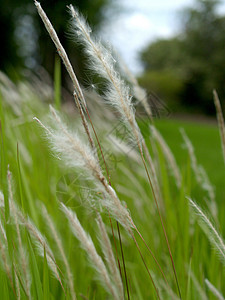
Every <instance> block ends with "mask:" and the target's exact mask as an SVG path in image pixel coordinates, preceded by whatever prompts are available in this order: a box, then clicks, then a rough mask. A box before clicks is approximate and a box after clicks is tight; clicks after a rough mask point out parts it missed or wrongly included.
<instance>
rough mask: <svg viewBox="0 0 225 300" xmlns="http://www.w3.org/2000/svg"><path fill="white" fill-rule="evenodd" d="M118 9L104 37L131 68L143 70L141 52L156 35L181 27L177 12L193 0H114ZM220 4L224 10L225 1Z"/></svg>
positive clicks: (164, 35) (220, 10) (163, 34)
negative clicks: (140, 58)
mask: <svg viewBox="0 0 225 300" xmlns="http://www.w3.org/2000/svg"><path fill="white" fill-rule="evenodd" d="M115 2H116V3H117V5H118V6H119V8H120V9H119V12H118V13H117V14H116V16H115V15H114V17H113V18H112V19H111V18H110V19H111V21H110V22H109V23H108V24H107V26H105V27H104V30H103V37H104V39H105V40H108V41H109V42H110V43H111V44H112V45H113V46H114V48H116V49H117V50H118V51H119V53H120V54H121V56H122V57H123V59H124V60H125V62H126V63H127V65H128V66H129V67H130V69H131V70H132V71H133V72H135V73H138V72H140V71H141V70H142V68H141V64H140V62H139V61H138V53H139V51H140V50H141V49H143V47H144V46H145V45H147V44H148V43H149V42H150V41H152V40H154V39H156V38H157V37H170V36H173V35H174V34H176V32H177V31H178V29H179V22H180V19H179V17H178V15H179V14H178V12H179V11H180V10H181V9H182V8H184V7H187V6H190V5H191V4H193V3H194V0H156V1H155V0H154V1H153V0H115ZM222 3H223V4H222V5H221V6H220V7H219V12H220V13H225V0H223V1H222Z"/></svg>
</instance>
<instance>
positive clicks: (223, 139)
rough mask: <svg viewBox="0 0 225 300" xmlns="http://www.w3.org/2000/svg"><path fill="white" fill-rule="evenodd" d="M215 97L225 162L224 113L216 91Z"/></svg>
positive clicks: (214, 92)
mask: <svg viewBox="0 0 225 300" xmlns="http://www.w3.org/2000/svg"><path fill="white" fill-rule="evenodd" d="M213 96H214V104H215V107H216V113H217V120H218V126H219V130H220V137H221V145H222V149H223V159H224V162H225V125H224V118H223V112H222V107H221V104H220V100H219V97H218V95H217V92H216V91H215V90H214V91H213Z"/></svg>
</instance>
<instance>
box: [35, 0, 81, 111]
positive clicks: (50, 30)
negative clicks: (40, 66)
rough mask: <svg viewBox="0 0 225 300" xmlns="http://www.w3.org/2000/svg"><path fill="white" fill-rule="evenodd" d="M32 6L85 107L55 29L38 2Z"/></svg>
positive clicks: (77, 83)
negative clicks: (35, 9) (34, 7)
mask: <svg viewBox="0 0 225 300" xmlns="http://www.w3.org/2000/svg"><path fill="white" fill-rule="evenodd" d="M34 4H35V6H36V8H37V11H38V13H39V15H40V17H41V19H42V21H43V23H44V25H45V27H46V29H47V31H48V33H49V35H50V37H51V39H52V41H53V42H54V44H55V46H56V49H57V51H58V53H59V56H60V57H61V59H62V61H63V63H64V65H65V67H66V69H67V72H68V73H69V75H70V78H71V80H72V82H73V87H74V90H75V91H76V93H77V94H78V97H79V99H80V101H82V105H84V107H86V102H85V99H84V96H83V92H82V90H81V87H80V85H79V82H78V80H77V77H76V75H75V73H74V70H73V67H72V65H71V63H70V61H69V58H68V56H67V54H66V51H65V49H64V48H63V46H62V44H61V42H60V40H59V38H58V36H57V34H56V32H55V29H54V28H53V26H52V24H51V22H50V21H49V19H48V17H47V16H46V14H45V12H44V10H43V9H42V7H41V5H40V3H39V2H37V1H36V0H35V1H34Z"/></svg>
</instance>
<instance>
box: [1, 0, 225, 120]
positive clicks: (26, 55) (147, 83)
mask: <svg viewBox="0 0 225 300" xmlns="http://www.w3.org/2000/svg"><path fill="white" fill-rule="evenodd" d="M41 4H42V7H43V8H44V10H45V11H46V13H47V15H48V16H49V18H50V20H51V21H52V23H53V25H54V27H55V29H56V31H57V33H58V35H59V37H60V40H61V42H62V44H63V45H64V47H65V49H66V51H67V52H68V55H69V57H70V59H71V61H72V63H73V66H74V68H75V72H76V74H77V75H78V78H79V80H80V81H81V82H82V84H83V85H84V86H88V85H90V84H94V83H95V81H98V79H95V78H92V77H90V71H88V72H87V71H86V68H85V65H86V64H87V61H85V58H84V57H83V55H82V51H81V50H82V49H81V48H80V46H77V45H76V43H74V42H73V41H72V38H71V34H70V29H69V19H70V17H69V14H68V10H67V8H66V5H68V4H70V3H69V2H68V1H67V0H54V1H53V0H45V1H41ZM72 4H73V5H75V6H76V7H77V8H79V10H80V11H81V12H82V13H83V14H84V16H85V17H86V18H87V20H88V22H89V24H90V25H91V27H92V28H93V31H94V33H95V34H96V35H98V36H99V37H101V38H102V39H103V40H104V41H109V42H110V43H111V44H112V46H113V47H114V48H115V49H116V51H118V53H119V55H120V56H121V57H122V58H123V59H124V61H125V63H126V64H127V66H128V68H129V69H131V71H132V72H133V73H134V74H135V75H136V76H137V78H138V80H139V82H140V84H141V85H142V86H143V87H144V88H145V89H146V90H147V93H148V94H149V95H152V94H154V95H155V98H157V99H160V102H161V101H163V103H164V104H165V105H166V106H167V107H169V109H170V110H171V111H173V112H184V113H196V114H202V115H214V114H215V109H214V104H213V100H212V90H213V89H216V90H217V92H218V94H219V96H220V99H221V102H222V105H223V106H224V99H225V0H223V1H222V0H221V1H220V0H158V1H148V0H139V1H135V0H113V1H112V0H95V1H93V0H82V1H78V0H76V1H73V3H72ZM0 24H1V47H0V70H1V71H3V72H5V73H6V74H7V75H8V76H9V77H10V78H11V79H12V80H14V81H16V80H21V78H23V77H26V76H28V75H27V74H29V72H30V71H32V73H34V74H35V73H36V74H40V70H41V69H40V68H43V69H45V70H46V71H47V73H48V74H49V75H50V76H49V78H52V79H53V74H54V68H55V60H56V57H57V53H56V49H55V47H54V45H53V43H52V42H51V40H50V38H49V37H48V34H47V33H46V30H45V28H44V26H43V24H42V23H41V20H40V18H39V16H38V14H37V12H36V10H35V7H34V4H33V1H29V0H20V1H15V0H9V1H7V4H6V0H5V1H4V0H3V1H1V2H0ZM90 78H91V79H90ZM62 84H63V86H64V88H65V89H68V88H69V83H68V80H67V76H66V72H65V70H64V69H63V68H62ZM151 97H152V96H151ZM151 97H149V101H151V99H150V98H151Z"/></svg>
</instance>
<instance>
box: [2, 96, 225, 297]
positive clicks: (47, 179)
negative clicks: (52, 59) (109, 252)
mask: <svg viewBox="0 0 225 300" xmlns="http://www.w3.org/2000/svg"><path fill="white" fill-rule="evenodd" d="M17 92H18V91H17ZM18 95H19V97H20V98H18V99H20V100H21V102H20V103H19V104H18V103H17V106H18V111H17V110H16V112H15V104H14V103H13V104H12V103H10V102H9V101H8V99H6V98H5V96H4V95H2V96H1V115H0V116H1V136H2V143H1V190H2V191H3V193H4V195H8V192H7V191H8V184H9V182H8V183H7V175H6V174H7V165H9V168H10V171H11V172H12V178H13V179H12V187H13V197H14V201H15V202H16V203H17V204H18V206H19V207H20V208H21V211H23V212H24V214H25V215H29V216H30V218H31V220H33V222H34V224H35V225H36V226H37V228H38V230H40V232H41V233H42V234H43V235H44V236H46V238H47V241H48V244H49V245H50V247H51V249H52V251H53V253H54V256H55V259H56V262H57V266H59V268H60V270H61V271H62V274H61V273H59V274H60V277H61V278H62V279H61V280H62V284H63V286H64V289H65V293H66V292H67V291H68V285H67V284H68V278H67V277H66V276H67V275H64V272H65V264H64V262H63V260H62V257H61V254H60V251H59V250H58V247H57V245H56V242H55V238H54V235H53V233H52V232H51V228H50V225H49V220H48V218H47V219H46V216H45V215H44V213H43V209H42V208H41V203H43V204H44V205H45V206H46V208H47V211H48V213H49V215H50V216H51V218H52V220H53V222H54V223H55V227H56V230H57V232H58V234H59V235H60V237H61V240H62V244H63V248H64V251H65V253H66V257H67V259H68V261H69V266H70V268H71V271H72V273H73V284H74V289H75V291H76V294H77V298H78V299H82V296H81V295H85V296H86V297H87V298H88V299H105V297H106V294H105V291H104V288H102V287H101V284H100V283H99V281H98V280H97V281H96V280H95V279H96V275H95V272H94V270H93V269H92V267H91V266H90V265H89V263H88V260H87V256H86V254H85V251H84V250H82V249H81V248H80V246H79V242H78V241H77V240H76V238H74V237H73V235H72V233H71V231H70V229H69V227H68V224H67V222H66V221H65V216H64V215H63V213H62V211H61V210H60V208H59V202H63V203H65V204H66V205H67V206H68V207H70V208H72V209H73V210H74V211H76V214H77V215H78V217H79V219H80V221H81V223H82V226H83V227H84V228H85V230H86V231H87V232H88V233H89V234H90V235H91V237H92V239H93V241H94V244H95V245H96V248H97V251H98V252H99V253H100V254H101V253H102V252H101V251H102V250H101V246H100V245H99V242H98V238H97V236H99V232H98V229H97V226H96V221H95V218H96V215H95V212H93V210H92V209H91V208H90V207H89V202H88V201H87V200H88V199H86V198H88V197H90V196H92V197H93V193H94V195H95V193H96V191H94V192H90V191H92V187H91V185H92V183H91V182H87V180H86V179H85V178H81V176H80V172H79V170H76V169H74V168H68V166H65V165H64V164H63V163H62V162H60V160H58V159H57V157H55V155H52V151H51V149H49V145H48V142H47V140H46V138H45V136H44V135H43V130H42V129H41V128H40V127H39V126H38V124H36V122H35V121H34V120H33V117H34V116H37V117H38V118H40V119H41V120H46V122H47V123H49V121H48V116H47V113H48V105H47V104H45V103H43V102H42V100H41V99H39V97H40V96H38V95H36V96H35V95H34V94H31V95H30V97H31V98H29V97H27V99H26V100H24V98H23V96H24V95H23V94H22V92H20V93H18ZM92 113H93V112H92ZM67 119H68V120H70V122H71V123H72V125H71V126H72V128H74V129H75V130H76V128H78V129H79V130H80V125H79V123H80V120H79V116H78V115H77V113H76V114H75V117H74V116H73V115H69V116H67ZM103 119H104V118H103ZM116 122H117V121H116V120H115V119H114V120H111V121H109V124H108V126H109V129H108V130H109V131H110V128H113V127H114V125H115V124H117V123H116ZM155 124H156V127H157V128H158V130H159V131H160V132H161V134H162V136H163V137H164V138H165V140H166V142H167V143H168V145H169V146H170V148H171V150H172V152H173V153H174V156H175V158H176V160H177V163H178V166H179V169H180V170H181V174H182V186H181V188H177V187H176V184H175V180H174V178H173V176H172V174H171V170H170V168H169V167H168V166H167V162H166V159H167V158H166V157H165V156H164V155H163V151H162V149H161V148H160V145H158V144H157V143H156V141H154V139H153V138H152V137H150V138H149V141H150V142H149V145H150V144H151V145H152V144H154V145H155V147H156V149H155V150H154V151H153V153H154V154H153V157H154V159H155V164H156V166H157V168H158V169H157V173H158V178H159V183H160V187H161V191H162V196H163V197H162V198H163V203H161V209H162V211H163V218H164V220H165V224H166V230H167V233H168V237H169V240H170V243H171V249H172V252H173V256H174V262H175V266H176V270H177V273H178V277H179V284H180V288H181V292H182V295H183V299H200V298H201V299H202V297H203V296H202V295H205V296H204V297H205V299H215V297H214V296H212V293H211V292H210V291H209V289H208V288H207V286H206V285H205V282H204V279H205V278H208V280H209V281H211V282H212V283H213V284H214V285H215V286H216V287H217V288H218V289H219V290H220V291H221V292H223V293H224V292H225V291H224V286H223V278H224V269H223V265H222V263H221V261H220V258H219V257H218V255H217V253H216V251H215V250H213V249H212V246H211V245H210V243H209V241H208V239H207V236H206V235H205V234H204V232H203V231H202V230H201V228H200V227H199V226H198V225H197V223H196V221H197V220H196V217H195V216H194V215H193V214H192V215H190V211H189V204H188V200H187V199H186V198H185V197H186V195H187V196H191V197H192V199H194V200H196V202H197V203H198V204H199V205H200V206H201V207H203V208H204V209H206V210H207V211H209V214H211V215H212V212H210V210H209V207H210V205H207V201H208V200H207V201H206V199H205V198H207V192H205V191H204V190H203V189H202V187H200V186H199V185H198V182H197V181H196V179H195V174H194V172H193V171H191V163H190V157H189V154H188V151H187V149H186V148H185V147H184V140H183V139H182V136H181V133H180V131H179V128H180V127H183V128H184V129H185V131H186V133H187V135H188V136H189V138H190V139H191V141H192V142H193V145H194V148H195V152H196V157H197V160H198V163H199V164H201V165H203V166H204V168H205V169H206V171H207V174H208V176H209V178H210V180H211V182H212V185H213V186H215V191H216V203H217V206H218V213H216V214H214V216H216V217H217V220H215V225H216V227H217V228H218V229H219V231H220V232H221V234H224V233H225V228H224V222H223V220H224V213H225V208H224V204H223V199H224V189H223V174H224V173H223V172H224V171H223V170H224V166H223V158H222V152H221V147H220V138H219V132H218V129H217V127H216V126H212V125H205V124H199V123H194V122H193V123H188V122H181V121H176V120H172V119H165V120H157V121H156V122H155ZM100 127H101V126H100ZM98 134H99V135H100V136H101V140H104V139H106V140H107V138H108V135H107V134H106V132H105V130H103V131H101V130H100V131H99V132H98ZM144 136H145V137H146V140H147V139H148V136H149V132H148V133H147V132H145V133H144ZM108 142H110V139H109V141H108ZM108 142H107V143H108ZM147 142H148V141H147ZM107 143H106V146H105V148H104V149H108V148H107V145H108V144H107ZM103 144H104V143H103ZM120 146H121V145H120ZM119 148H120V147H119ZM119 148H118V149H119ZM150 148H152V147H150ZM118 149H115V151H113V153H114V154H113V155H114V156H113V159H112V153H111V152H110V155H109V156H107V154H108V152H107V151H106V159H108V164H109V170H110V172H111V180H112V184H113V187H114V188H115V190H116V191H117V193H118V195H119V198H120V199H121V200H122V201H125V202H126V205H127V206H128V208H129V211H130V212H131V215H132V218H133V220H135V224H136V226H137V227H138V228H139V230H140V232H141V233H142V235H143V237H144V239H145V241H146V243H147V244H148V245H149V246H150V247H151V250H152V251H153V252H154V253H155V254H156V257H157V259H158V261H159V263H160V265H161V267H162V269H163V271H164V272H165V276H166V277H167V280H168V282H169V286H170V288H171V291H170V290H169V289H168V287H167V286H165V282H163V280H162V274H160V272H159V270H158V268H157V267H156V264H155V263H154V260H153V259H152V258H151V256H150V255H149V252H148V251H147V249H146V248H145V247H144V244H143V243H142V242H141V240H140V239H139V238H138V236H136V238H137V240H138V242H139V244H140V248H141V251H142V254H143V256H144V258H145V260H146V263H147V265H148V267H149V269H150V270H151V272H152V275H153V276H154V280H155V282H156V284H157V286H158V288H159V289H160V290H161V295H162V298H163V299H167V298H168V299H172V298H174V297H175V296H174V294H170V293H175V294H176V293H177V292H176V285H175V281H174V277H173V272H172V268H171V263H170V261H169V256H168V251H167V249H166V244H165V239H164V236H163V232H162V229H161V225H160V222H159V217H158V215H157V212H156V209H155V205H154V202H153V199H152V193H151V189H150V188H149V184H148V182H147V178H146V176H145V174H144V171H143V167H142V165H141V162H140V158H139V155H138V152H137V149H136V148H132V151H130V148H128V151H127V149H126V151H125V150H123V151H122V150H118ZM151 151H152V150H151ZM131 152H132V155H131ZM88 181H89V180H88ZM10 201H11V200H10ZM10 214H12V217H11V219H12V218H13V219H14V215H13V212H12V211H11V212H10ZM6 217H7V216H6V210H2V214H1V221H2V224H3V225H2V226H3V227H4V228H5V231H6V236H7V241H8V242H7V243H6V244H5V242H4V237H3V236H2V234H1V243H2V247H3V245H5V246H4V247H3V248H2V249H5V254H6V258H5V261H4V259H3V258H2V271H1V278H2V280H1V285H0V288H1V293H2V294H3V295H4V299H13V297H14V296H13V292H12V290H13V289H12V286H11V283H10V280H9V274H13V272H14V275H12V278H13V279H12V282H13V286H14V289H15V291H16V276H15V270H16V274H17V277H18V278H19V284H18V285H19V287H18V289H19V290H20V297H21V299H26V296H25V292H24V289H25V288H24V287H23V286H24V284H25V283H24V282H25V279H24V276H25V275H24V273H23V266H22V265H21V261H20V259H21V254H20V252H19V246H16V244H17V242H18V236H17V232H16V228H15V222H13V221H12V222H10V221H8V222H6ZM8 218H9V220H11V219H10V217H9V216H8ZM103 219H104V221H105V224H106V228H107V231H108V234H109V236H110V239H111V241H112V247H113V245H114V244H113V239H112V235H111V230H110V223H109V220H108V217H107V214H103ZM23 223H24V222H22V223H21V224H20V225H19V227H20V231H21V236H22V241H23V249H24V251H25V252H24V253H25V254H26V259H27V264H28V268H27V272H28V273H29V278H30V292H31V295H32V297H33V298H35V299H42V298H43V299H50V298H52V299H64V298H65V294H64V292H63V289H62V287H61V286H60V283H59V282H58V281H57V279H56V278H55V277H54V276H53V275H52V274H54V272H53V271H52V270H51V268H50V269H48V268H47V264H48V263H47V259H46V258H43V257H42V256H39V254H40V252H41V250H40V249H39V248H40V247H42V255H44V254H43V245H39V247H38V248H37V241H35V236H33V235H32V231H29V230H28V228H27V227H26V226H25V225H24V224H23ZM113 225H114V227H115V221H113ZM121 234H122V241H123V249H124V255H125V261H126V269H127V274H128V279H129V287H130V294H131V296H132V299H154V297H156V296H155V292H154V288H153V287H152V285H151V281H150V279H149V277H148V274H147V272H146V270H145V268H144V265H143V264H142V261H141V258H140V256H139V254H138V251H137V249H136V247H135V245H134V242H133V241H132V239H131V238H130V237H129V235H128V234H127V233H126V230H123V229H122V228H121ZM10 243H12V244H10ZM117 246H118V241H117ZM10 247H11V252H10ZM17 247H18V248H17ZM38 249H39V250H38ZM2 251H3V250H2ZM114 252H115V249H114ZM1 253H2V255H3V252H1ZM119 256H120V257H121V255H119ZM3 257H4V256H3ZM12 261H13V262H14V263H12ZM6 263H7V264H8V267H9V270H8V271H7V268H6V265H5V264H6ZM14 264H15V266H16V267H14ZM172 291H173V292H172ZM15 293H16V292H15ZM69 295H70V294H69V292H68V296H67V297H68V299H70V296H69Z"/></svg>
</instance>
